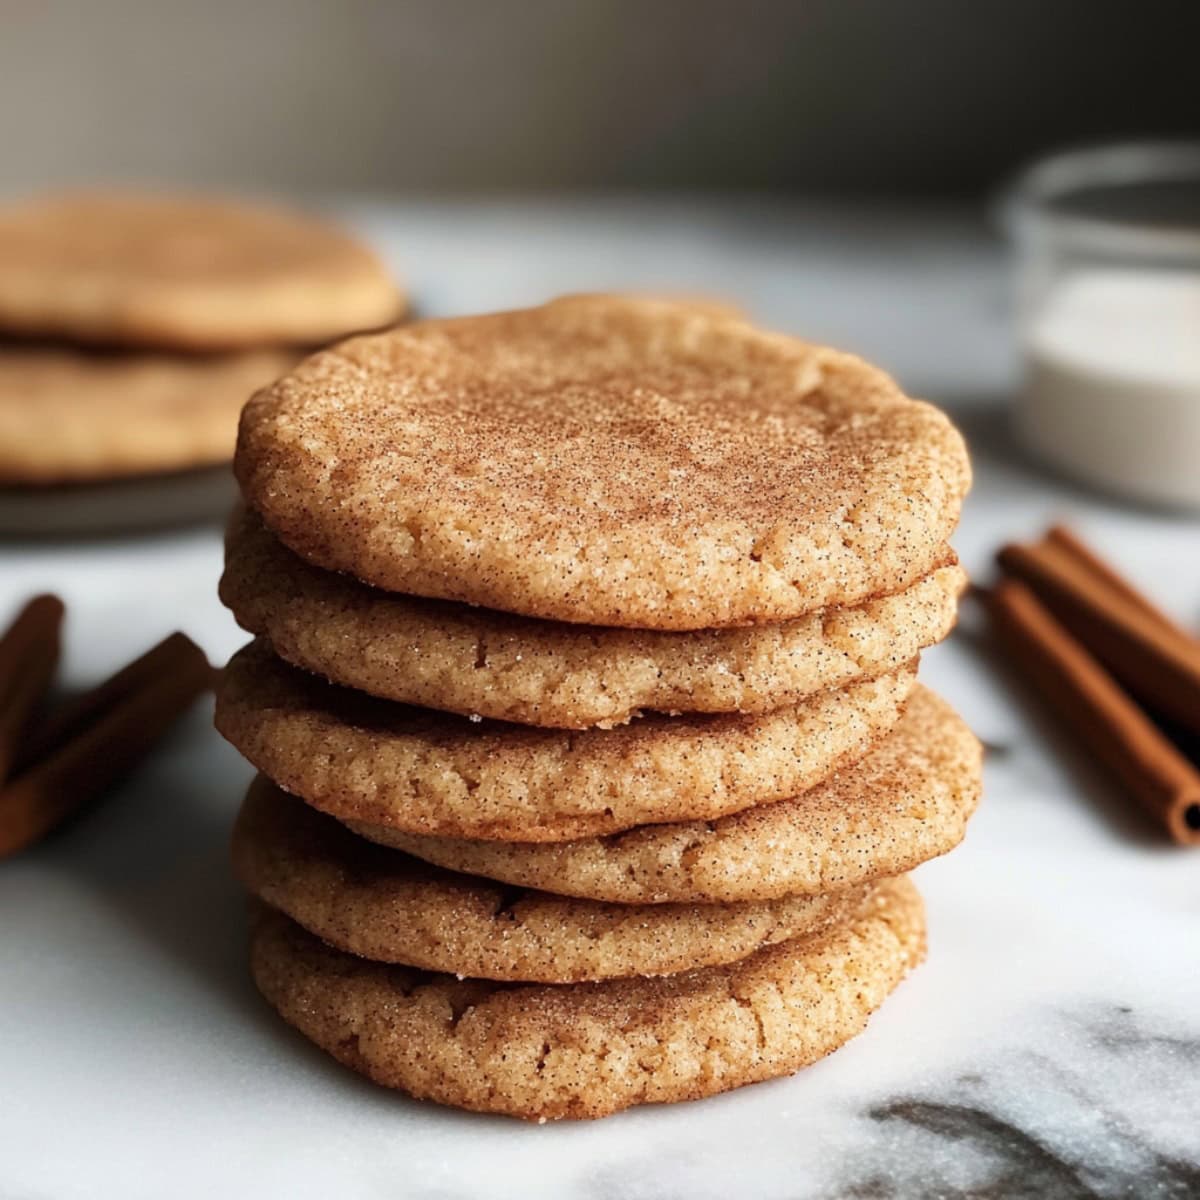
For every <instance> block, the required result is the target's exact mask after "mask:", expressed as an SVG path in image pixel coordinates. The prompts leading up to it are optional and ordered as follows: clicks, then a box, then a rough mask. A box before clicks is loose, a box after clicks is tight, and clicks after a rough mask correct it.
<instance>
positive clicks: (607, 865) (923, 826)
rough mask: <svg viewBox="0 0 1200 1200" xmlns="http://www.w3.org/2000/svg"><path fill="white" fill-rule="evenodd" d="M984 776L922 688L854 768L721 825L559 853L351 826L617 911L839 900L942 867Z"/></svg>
mask: <svg viewBox="0 0 1200 1200" xmlns="http://www.w3.org/2000/svg"><path fill="white" fill-rule="evenodd" d="M981 776H982V754H981V750H980V746H979V742H978V740H977V739H976V738H975V736H974V735H973V734H972V733H971V731H970V730H969V729H968V728H967V727H966V725H964V724H963V722H962V720H961V719H960V718H959V717H958V716H957V715H956V714H955V713H954V711H953V710H952V709H951V708H950V706H949V705H948V704H946V703H945V701H943V700H941V699H939V698H938V697H937V696H935V695H934V694H933V693H932V692H930V691H929V690H928V689H927V688H925V687H923V686H921V685H919V684H918V685H917V688H916V690H915V691H914V692H913V694H912V698H911V699H910V700H909V702H908V705H907V706H906V708H905V711H904V715H903V716H902V717H901V718H900V721H899V723H898V724H897V725H896V726H895V728H894V729H893V730H892V732H891V733H890V734H889V735H888V736H887V737H886V738H884V739H883V741H881V742H880V743H879V745H877V746H876V747H875V749H874V750H872V751H871V752H870V753H869V754H868V755H867V756H866V757H865V758H863V759H862V760H861V761H859V762H857V763H855V764H853V765H852V766H848V767H844V768H843V769H842V770H840V771H838V772H837V773H836V774H835V775H833V776H831V777H830V778H829V779H827V780H826V781H825V782H824V783H821V784H818V785H817V786H816V787H813V788H811V789H809V790H808V791H807V792H804V793H802V794H800V795H798V796H795V797H793V798H792V799H789V800H782V801H780V802H778V803H775V804H766V805H762V806H761V807H756V808H749V809H746V810H745V811H743V812H739V813H736V814H734V815H732V816H727V817H722V818H720V819H718V820H713V821H707V822H705V821H689V822H682V823H678V824H670V825H647V826H643V827H641V828H638V829H631V830H629V831H627V832H625V833H619V834H616V835H613V836H609V837H600V838H588V839H583V840H579V841H572V842H562V843H558V844H554V845H538V844H534V843H532V842H521V843H501V842H489V841H468V840H462V839H454V838H446V837H422V836H417V835H414V834H404V833H398V832H396V831H395V830H394V829H389V828H387V827H386V826H382V825H371V824H367V823H366V822H363V821H348V822H347V824H348V825H349V826H350V828H351V829H352V830H353V831H354V832H355V833H358V834H360V835H362V836H364V837H369V838H371V839H372V840H374V841H378V842H380V843H382V844H383V845H388V846H392V847H395V848H397V849H400V850H404V851H406V852H407V853H409V854H414V855H416V856H417V857H419V858H423V859H425V860H426V861H427V862H432V863H436V864H438V865H439V866H443V867H446V868H448V869H450V870H455V871H464V872H466V873H468V874H471V875H483V876H486V877H487V878H489V879H497V880H501V881H503V882H505V883H512V884H518V885H520V886H522V887H533V888H540V889H543V890H545V891H552V892H556V893H558V894H561V895H568V896H579V897H582V898H585V899H596V900H608V901H612V902H615V903H621V904H655V903H668V902H669V903H699V904H719V903H725V902H730V901H747V900H769V899H772V898H776V897H779V896H790V895H817V894H821V893H824V892H828V891H837V890H840V889H842V888H847V887H853V886H856V885H858V884H861V883H864V882H866V881H869V880H872V879H878V878H880V877H881V876H888V875H898V874H900V873H901V872H903V871H908V870H911V869H912V868H913V867H915V866H917V865H919V864H920V863H922V862H924V861H926V860H927V859H930V858H934V857H935V856H937V855H939V854H944V853H946V851H948V850H952V849H953V848H954V847H955V846H956V845H957V844H958V843H959V841H960V840H961V839H962V836H963V833H964V832H965V829H966V824H967V820H968V819H969V818H970V816H971V814H972V813H973V812H974V810H975V806H976V804H977V802H978V799H979V792H980V786H981Z"/></svg>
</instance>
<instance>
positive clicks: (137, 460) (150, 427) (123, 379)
mask: <svg viewBox="0 0 1200 1200" xmlns="http://www.w3.org/2000/svg"><path fill="white" fill-rule="evenodd" d="M2 272H3V267H2V266H0V274H2ZM295 361H296V355H295V353H293V352H288V351H282V350H280V351H276V350H260V351H246V352H245V353H244V354H237V355H224V356H221V357H217V358H210V357H203V358H201V357H194V358H188V357H168V356H165V355H149V354H146V355H135V354H85V353H82V352H79V351H73V350H67V349H42V348H38V349H34V348H19V347H14V346H5V347H2V348H0V483H63V482H69V481H81V480H98V479H112V478H116V477H118V476H125V475H141V474H151V473H154V472H159V471H176V470H185V469H188V468H191V467H202V466H209V465H213V464H216V463H222V462H228V461H229V459H230V458H231V457H232V456H233V447H234V442H235V441H236V438H237V423H238V414H239V413H240V412H241V411H242V405H243V404H245V402H246V400H247V399H248V398H249V396H250V395H251V393H253V392H254V390H255V389H256V388H259V387H261V386H262V385H263V384H266V383H269V382H270V381H271V380H272V379H274V378H275V377H276V376H278V375H280V374H282V373H283V372H284V371H285V370H287V369H288V367H290V366H292V365H293V364H294V363H295Z"/></svg>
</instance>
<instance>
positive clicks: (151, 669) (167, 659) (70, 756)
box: [0, 633, 213, 858]
mask: <svg viewBox="0 0 1200 1200" xmlns="http://www.w3.org/2000/svg"><path fill="white" fill-rule="evenodd" d="M212 679H213V670H212V667H211V666H210V665H209V663H208V660H207V659H206V658H205V656H204V652H203V651H202V650H201V649H200V647H199V646H197V645H196V644H195V643H194V642H192V641H191V639H189V638H187V637H185V636H184V635H183V634H181V633H176V634H172V635H171V636H170V637H169V638H167V639H165V640H164V641H163V642H160V643H159V644H158V645H157V646H155V647H154V648H153V649H152V650H150V651H148V652H147V653H146V654H144V655H142V656H141V657H140V658H139V659H137V660H135V661H134V662H132V663H130V664H129V665H128V666H127V667H125V668H123V669H122V670H120V671H118V672H117V673H116V674H115V675H113V676H112V677H111V678H109V679H108V680H106V681H105V682H104V683H102V684H100V686H99V687H97V688H94V689H93V690H92V691H91V692H88V693H87V694H86V695H84V696H83V697H81V698H80V699H79V700H78V701H76V702H75V703H73V704H71V705H69V706H68V707H67V708H66V709H65V710H64V711H63V712H62V713H61V714H59V715H58V716H57V717H56V718H54V719H53V720H52V721H51V723H50V724H49V725H48V726H47V727H46V730H45V731H44V732H43V734H42V735H41V736H40V737H39V738H38V740H37V742H36V743H35V746H34V754H35V755H36V757H34V758H32V761H29V762H28V764H27V765H25V766H24V767H23V769H22V770H21V771H20V773H19V774H18V775H17V776H16V778H14V779H13V780H12V781H11V782H10V783H9V784H8V785H7V786H6V787H4V788H3V790H0V858H4V857H7V856H8V855H12V854H16V853H18V852H19V851H21V850H24V849H26V848H27V847H28V846H31V845H32V844H33V843H34V842H36V841H38V840H39V839H40V838H42V837H44V836H45V835H46V834H47V833H49V832H50V831H51V830H52V829H54V828H55V827H56V826H57V825H59V824H60V823H61V822H62V821H64V820H65V819H66V818H67V817H69V816H70V815H71V814H73V813H75V812H76V811H78V810H79V809H80V808H82V807H84V806H85V805H86V804H87V803H88V802H89V801H91V800H93V799H95V798H96V797H97V796H99V795H101V794H102V793H103V792H104V791H105V790H107V788H108V787H109V786H110V785H111V784H113V783H114V782H115V781H116V780H117V779H118V778H120V777H121V776H122V775H124V774H125V773H126V772H127V771H128V770H129V769H130V768H132V767H133V766H135V765H136V764H137V763H138V762H139V761H140V759H141V758H142V757H143V756H144V755H145V754H146V752H147V751H148V750H149V749H150V748H151V747H152V746H153V745H154V744H155V743H156V742H157V741H158V740H159V739H160V738H161V737H162V736H163V734H165V733H166V731H167V729H168V728H169V727H170V726H171V725H172V724H173V723H174V722H175V720H176V719H177V718H178V717H179V716H180V715H181V714H182V713H183V712H184V711H185V710H186V709H187V708H188V707H190V705H191V704H192V703H193V702H194V701H195V700H196V698H197V697H198V696H200V695H201V694H202V693H203V692H204V691H206V690H207V689H208V688H209V687H210V686H211V684H212ZM22 761H23V762H24V761H25V760H24V759H23V760H22Z"/></svg>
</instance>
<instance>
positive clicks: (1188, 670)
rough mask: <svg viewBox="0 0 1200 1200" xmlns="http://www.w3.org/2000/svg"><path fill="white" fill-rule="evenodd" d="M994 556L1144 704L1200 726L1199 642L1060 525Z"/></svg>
mask: <svg viewBox="0 0 1200 1200" xmlns="http://www.w3.org/2000/svg"><path fill="white" fill-rule="evenodd" d="M997 557H998V559H999V562H1000V565H1001V567H1002V568H1003V569H1004V570H1005V571H1006V572H1008V574H1010V575H1011V576H1013V577H1014V578H1016V579H1020V580H1021V581H1022V582H1024V583H1025V584H1027V585H1028V586H1029V588H1030V589H1031V590H1032V591H1033V592H1034V593H1035V594H1036V595H1037V597H1038V599H1039V600H1041V601H1042V603H1043V604H1045V606H1046V607H1047V608H1048V609H1050V611H1051V612H1052V613H1053V614H1054V615H1055V617H1057V618H1058V620H1059V621H1060V622H1062V624H1064V625H1065V626H1066V627H1067V628H1068V629H1069V630H1070V631H1071V633H1072V634H1074V636H1075V637H1076V638H1078V640H1079V641H1080V642H1082V643H1083V644H1084V646H1086V647H1087V648H1088V650H1090V651H1091V653H1092V654H1093V655H1095V657H1096V658H1097V659H1099V660H1100V662H1102V663H1103V664H1104V666H1105V667H1107V668H1108V670H1109V671H1110V672H1111V673H1112V674H1113V675H1114V676H1115V677H1116V678H1117V679H1118V680H1119V681H1120V682H1121V683H1122V684H1123V685H1124V686H1125V687H1126V688H1127V689H1128V690H1129V691H1130V692H1132V693H1133V694H1134V696H1136V697H1137V698H1138V699H1139V700H1140V701H1141V702H1142V703H1143V704H1144V705H1145V706H1146V707H1147V708H1149V709H1150V710H1151V711H1153V712H1155V713H1158V714H1160V715H1162V716H1165V717H1168V718H1170V719H1171V720H1172V721H1175V722H1177V723H1178V724H1179V725H1181V726H1182V727H1183V728H1185V729H1189V730H1192V731H1195V732H1200V640H1197V639H1196V638H1193V637H1191V636H1190V635H1189V634H1188V633H1187V632H1186V631H1185V630H1183V629H1181V628H1180V627H1179V626H1178V625H1176V624H1175V623H1174V622H1172V621H1171V620H1170V619H1169V618H1168V617H1166V616H1165V615H1164V614H1162V613H1160V612H1159V611H1158V610H1157V609H1156V608H1155V607H1154V606H1153V605H1152V604H1151V603H1150V601H1149V600H1147V599H1145V597H1143V596H1141V595H1140V594H1138V592H1137V591H1136V589H1134V588H1133V587H1132V586H1131V585H1129V584H1128V583H1126V582H1125V581H1124V580H1123V579H1121V578H1120V576H1119V575H1118V574H1117V573H1116V572H1115V571H1113V570H1112V568H1111V567H1108V566H1107V565H1106V564H1104V563H1102V561H1101V560H1100V559H1099V557H1098V556H1097V555H1095V554H1093V553H1092V552H1091V551H1089V550H1087V548H1086V547H1085V546H1083V544H1082V543H1081V542H1080V541H1079V540H1078V539H1077V538H1075V537H1074V535H1072V534H1069V533H1067V532H1066V531H1065V530H1062V529H1059V530H1057V531H1055V532H1054V533H1053V534H1052V535H1051V536H1050V537H1048V538H1047V539H1046V540H1044V541H1042V542H1039V543H1037V544H1035V545H1031V546H1023V545H1009V546H1005V547H1004V548H1003V549H1002V550H1001V551H1000V553H999V555H998V556H997Z"/></svg>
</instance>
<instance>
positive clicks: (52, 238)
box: [0, 192, 404, 350]
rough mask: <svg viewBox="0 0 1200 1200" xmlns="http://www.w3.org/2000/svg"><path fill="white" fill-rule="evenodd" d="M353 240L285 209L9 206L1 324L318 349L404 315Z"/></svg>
mask: <svg viewBox="0 0 1200 1200" xmlns="http://www.w3.org/2000/svg"><path fill="white" fill-rule="evenodd" d="M403 307H404V305H403V299H402V297H401V295H400V293H399V292H398V291H397V289H396V286H395V284H394V283H393V282H392V281H391V279H390V278H389V276H388V274H387V272H386V270H385V269H384V267H383V265H382V264H381V263H380V262H379V261H378V260H377V259H376V258H375V256H374V255H373V254H371V253H370V251H368V250H367V249H366V248H365V247H363V246H361V245H359V244H358V243H357V242H356V241H354V240H353V239H352V238H350V237H348V236H347V235H345V234H343V233H341V232H340V231H339V230H337V229H334V228H331V227H330V226H329V225H327V224H325V223H324V222H321V221H317V220H313V219H311V218H309V217H306V216H303V215H300V214H298V213H294V212H290V211H288V210H286V209H279V208H272V207H266V206H261V205H250V204H244V203H235V202H230V201H226V200H216V199H206V198H199V197H168V196H161V195H153V194H145V195H142V194H136V193H115V192H114V193H88V192H81V193H68V194H64V195H60V196H47V197H42V198H38V199H33V200H29V201H25V202H23V203H19V204H12V205H6V206H4V207H2V208H0V329H3V330H5V331H6V332H9V333H16V334H20V335H22V336H33V337H54V338H66V339H69V340H72V341H80V342H91V343H103V344H106V345H118V346H129V347H133V346H149V347H155V348H160V349H180V350H224V349H237V348H242V347H247V346H261V345H271V344H285V343H286V344H297V345H316V344H319V343H322V342H327V341H329V340H331V339H332V338H336V337H342V336H344V335H345V334H347V333H352V332H355V331H357V330H362V329H374V328H377V327H379V326H381V325H385V324H388V323H390V322H392V321H395V320H397V319H398V318H399V317H400V315H401V313H402V311H403Z"/></svg>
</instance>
